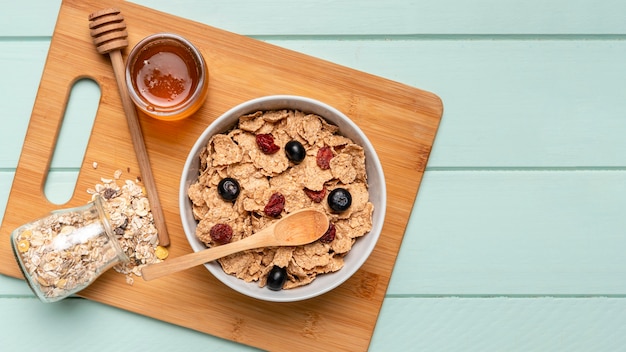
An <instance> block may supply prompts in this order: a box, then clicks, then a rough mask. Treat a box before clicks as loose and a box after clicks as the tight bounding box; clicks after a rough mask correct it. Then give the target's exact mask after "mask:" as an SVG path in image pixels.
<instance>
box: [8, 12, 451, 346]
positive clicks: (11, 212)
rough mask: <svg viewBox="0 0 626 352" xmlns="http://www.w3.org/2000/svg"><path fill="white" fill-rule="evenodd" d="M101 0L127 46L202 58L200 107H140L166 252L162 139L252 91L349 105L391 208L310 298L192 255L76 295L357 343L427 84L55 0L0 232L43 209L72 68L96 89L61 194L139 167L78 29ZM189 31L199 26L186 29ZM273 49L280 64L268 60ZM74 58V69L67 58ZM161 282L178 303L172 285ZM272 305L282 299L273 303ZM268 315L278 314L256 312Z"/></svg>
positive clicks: (173, 22) (398, 232) (411, 160)
mask: <svg viewBox="0 0 626 352" xmlns="http://www.w3.org/2000/svg"><path fill="white" fill-rule="evenodd" d="M110 5H113V6H115V7H119V8H121V10H122V13H123V14H124V16H125V18H126V22H127V24H128V26H129V32H130V37H129V40H130V42H131V46H132V45H133V44H134V43H136V42H137V41H138V40H139V39H140V38H141V37H143V36H145V35H147V34H150V33H152V32H155V31H158V29H161V28H163V27H166V28H167V29H169V30H170V31H176V32H180V33H181V34H183V35H185V36H186V37H188V39H191V41H192V42H194V43H196V45H198V46H199V47H200V49H201V51H203V55H205V58H206V59H207V62H209V70H210V74H211V78H210V89H211V90H210V95H209V98H208V99H207V103H206V104H205V106H204V107H203V108H202V109H201V111H200V112H199V113H198V116H200V117H194V118H191V119H190V120H189V121H187V122H183V123H175V124H168V125H164V124H163V123H161V122H158V121H156V120H151V119H148V118H146V117H145V116H142V128H144V134H145V136H146V143H147V147H148V151H149V153H150V156H151V161H152V163H153V169H154V170H155V179H156V180H157V187H159V192H160V195H161V198H162V202H163V203H164V204H163V207H164V211H165V217H166V219H167V220H168V228H170V232H171V233H176V231H179V232H178V234H177V235H176V236H175V237H173V238H172V246H171V248H170V250H171V255H172V256H177V255H182V254H184V253H187V252H189V251H190V247H189V246H188V244H187V243H185V240H184V236H182V237H181V236H180V233H182V230H181V226H180V220H179V219H178V207H177V186H178V185H177V180H178V176H179V172H178V170H179V169H180V166H181V165H182V162H181V161H180V160H178V159H176V158H172V156H171V154H175V153H172V151H177V152H178V154H179V155H184V156H186V151H188V150H189V148H190V146H191V144H192V143H193V142H194V141H195V138H196V137H197V136H198V134H199V132H201V130H203V128H204V126H205V125H206V124H208V123H209V122H210V121H212V120H213V119H214V118H215V117H217V116H218V115H219V114H220V113H221V112H223V111H225V110H226V109H228V108H230V107H232V106H233V105H236V104H237V103H239V102H242V101H244V100H247V99H249V98H252V97H256V96H259V95H269V94H279V93H290V94H298V95H306V96H310V97H312V98H317V99H319V100H322V101H325V102H327V103H329V104H330V105H333V106H335V107H336V108H338V109H339V110H342V111H344V112H346V113H347V114H348V115H349V116H351V117H352V118H353V119H354V120H355V122H357V124H359V126H360V127H361V128H362V129H363V130H364V131H365V132H366V134H367V135H368V137H370V139H371V141H372V143H373V144H374V145H375V146H376V148H377V150H378V151H379V156H380V157H381V161H382V162H383V168H384V169H385V173H386V176H387V187H388V203H389V207H388V210H387V219H386V221H385V226H384V229H383V234H382V235H381V240H380V241H379V243H378V245H377V247H376V249H375V250H374V252H373V253H372V256H371V257H370V258H369V259H368V261H367V262H366V263H365V265H364V266H363V267H362V269H361V270H360V271H359V272H357V274H356V275H355V276H354V277H353V278H351V279H350V280H348V281H347V282H346V283H345V284H343V285H342V286H340V287H339V288H337V289H335V290H334V291H332V292H330V293H328V294H325V295H323V296H321V297H318V298H315V299H311V300H308V301H304V302H295V303H289V304H279V305H276V304H271V303H268V302H260V301H256V300H254V299H250V298H247V297H244V296H242V295H239V294H237V293H233V292H232V291H229V289H227V288H225V287H224V286H223V285H221V284H220V283H219V282H217V280H216V279H214V278H212V277H211V276H210V275H209V274H207V273H206V269H204V268H202V267H199V268H194V269H192V270H190V271H189V272H185V273H181V275H177V276H174V277H171V278H166V279H163V280H161V281H158V282H153V283H149V284H148V283H145V282H142V281H140V280H136V283H135V285H134V286H129V285H126V283H125V282H123V281H124V280H123V279H120V277H119V275H116V273H107V274H105V275H103V276H102V277H101V278H100V279H99V280H98V282H96V283H95V284H94V285H92V286H91V287H89V288H88V289H86V290H85V291H83V292H81V296H84V297H86V298H89V299H92V300H95V301H99V302H102V303H106V304H109V305H112V306H116V307H119V308H122V309H126V310H129V311H133V312H137V313H139V314H143V315H147V316H151V317H154V318H157V319H161V320H164V321H167V322H170V323H174V324H177V325H181V326H186V327H189V328H192V329H195V330H199V331H203V332H205V333H210V334H213V335H216V336H220V337H222V338H226V339H230V340H233V341H237V342H241V343H244V344H249V345H252V346H256V347H260V348H265V349H275V350H280V349H288V348H300V349H317V348H320V347H319V346H316V345H314V344H312V342H318V343H319V342H321V341H323V342H324V343H325V345H323V346H324V348H329V347H330V348H334V349H343V350H359V349H366V348H367V346H368V345H369V341H370V338H371V334H372V332H373V329H374V326H375V323H376V319H377V316H378V313H379V310H380V307H381V305H382V300H383V298H384V294H385V291H386V288H387V285H388V283H389V278H390V275H391V270H392V268H393V265H394V263H395V259H396V257H397V253H398V250H399V247H400V244H401V241H402V237H403V235H404V230H405V228H406V224H407V221H408V216H409V215H410V212H411V208H412V206H413V202H414V199H415V197H416V195H417V190H418V187H419V183H420V182H421V177H422V175H423V171H424V168H425V166H426V162H427V159H428V156H429V153H430V149H431V148H432V143H433V141H434V137H435V134H436V131H437V128H438V126H439V122H440V118H441V115H442V112H443V106H442V104H441V101H440V99H439V98H438V97H437V96H435V95H434V94H432V93H428V92H424V91H422V90H419V89H417V88H413V87H408V86H404V85H401V84H398V83H396V82H392V81H389V80H385V79H381V78H379V77H376V76H373V75H370V74H366V73H363V72H358V71H355V70H352V69H348V68H345V67H341V66H338V65H335V64H332V63H330V62H326V61H323V60H320V59H316V58H312V57H309V56H306V55H303V54H299V53H295V52H292V51H289V50H286V49H282V48H278V47H274V46H272V45H269V44H266V43H262V42H258V41H256V40H252V39H250V38H247V37H243V36H239V35H236V34H232V33H228V32H224V31H221V30H218V29H215V28H211V27H209V26H206V25H202V24H198V23H195V22H191V21H188V20H183V19H180V18H176V17H174V16H170V15H166V14H162V13H159V12H156V11H154V10H151V9H146V8H143V7H141V6H139V5H134V4H131V3H122V2H116V1H110V2H109V3H108V4H107V5H103V4H100V3H99V2H97V1H95V0H92V1H78V0H66V1H63V3H62V6H61V11H60V13H59V19H58V21H57V26H56V27H55V32H54V36H53V39H52V42H51V47H50V51H49V54H48V60H47V61H46V66H45V68H44V75H43V76H42V83H41V85H40V88H39V91H38V94H37V100H36V102H35V107H34V108H33V115H32V117H31V123H30V124H29V127H28V132H27V136H26V139H25V143H24V149H23V151H22V156H21V157H20V162H19V164H18V168H17V170H16V175H15V179H14V183H13V187H12V189H11V193H10V195H9V201H8V203H7V210H6V214H5V218H4V220H3V224H2V228H1V234H2V236H3V237H5V238H8V235H9V232H10V229H11V228H14V227H15V226H16V225H19V224H21V223H24V222H26V221H30V220H32V218H33V217H34V216H39V215H41V214H40V212H41V211H44V210H51V209H52V208H53V207H54V206H53V205H51V204H49V203H48V202H47V201H46V200H45V197H42V194H43V190H42V185H43V184H44V181H45V180H44V179H45V172H44V171H45V169H46V168H47V165H48V163H49V158H50V157H51V154H52V151H53V149H54V140H55V137H56V135H55V134H54V133H52V134H51V133H50V131H55V130H56V131H58V129H59V121H60V117H62V114H63V109H64V105H63V104H62V102H63V101H65V100H64V99H66V98H67V93H66V92H65V91H62V90H61V91H60V92H59V87H63V86H68V81H71V80H72V79H76V77H81V76H85V75H86V76H88V77H91V78H93V79H94V80H96V81H97V82H98V83H99V84H100V86H101V91H102V97H101V105H100V108H99V110H98V113H97V117H96V121H95V123H94V127H93V134H92V137H91V139H90V141H89V145H88V148H87V152H86V157H85V160H84V162H83V166H82V168H81V171H80V175H79V179H78V183H77V188H76V192H75V197H74V198H73V199H72V201H71V202H70V203H71V204H68V205H76V204H82V203H84V201H86V199H87V194H86V193H85V192H83V191H82V190H84V189H87V188H88V187H93V183H94V182H97V181H98V180H99V178H100V177H103V176H110V175H112V173H113V171H114V170H115V169H127V170H132V171H130V172H127V173H126V174H125V177H131V176H132V175H134V174H136V172H137V171H136V170H137V169H138V167H137V164H136V160H135V159H134V155H132V146H131V145H130V144H129V142H130V137H129V134H128V133H127V131H125V130H124V129H127V128H126V125H125V119H124V118H123V115H121V114H122V112H121V103H120V102H119V96H118V95H117V88H116V86H115V81H114V78H113V74H112V70H111V68H110V63H109V62H108V58H106V57H102V56H100V55H99V54H97V53H96V52H95V48H94V47H93V44H91V40H90V38H89V34H88V30H87V28H88V27H87V15H88V14H89V13H91V12H93V11H96V10H99V9H101V8H103V7H108V6H110ZM164 23H165V24H167V26H164ZM81 28H84V29H82V30H81ZM200 30H202V31H203V33H205V34H207V35H206V36H200V35H198V34H197V32H198V31H200ZM208 34H210V36H209V35H208ZM264 51H267V52H264ZM276 57H278V58H282V59H283V61H284V62H287V63H289V64H288V65H284V66H281V67H278V66H276V65H275V64H274V63H273V60H274V59H275V58H276ZM292 60H293V61H292ZM85 67H86V68H87V70H86V71H80V70H79V69H84V68H85ZM240 73H241V74H240ZM250 83H254V85H253V86H252V87H251V86H250ZM275 83H280V85H279V86H280V89H277V88H276V87H274V84H275ZM312 83H313V84H312ZM242 87H243V88H242ZM54 97H56V99H54ZM381 116H382V117H389V116H392V117H393V118H394V120H393V122H394V124H388V123H381V122H380V121H379V120H378V119H380V118H381ZM392 125H396V126H392ZM172 127H173V128H172ZM164 132H167V133H164ZM157 137H158V138H157ZM179 139H180V140H182V142H179ZM112 141H115V143H112ZM112 145H113V147H111V146H112ZM42 151H45V153H42ZM105 151H106V152H105ZM129 151H131V152H130V153H129ZM398 152H403V153H398ZM46 153H47V154H46ZM399 156H400V157H399ZM183 159H184V157H183ZM92 161H98V162H99V163H100V165H101V167H99V168H98V170H95V169H93V168H92V167H91V162H92ZM183 161H184V160H183ZM107 173H108V174H107ZM38 191H39V192H38ZM163 199H164V200H163ZM33 205H38V207H34V206H33ZM35 209H38V210H35ZM35 211H37V213H35ZM9 252H10V248H8V241H3V242H2V243H0V253H2V254H3V255H2V256H1V257H0V258H1V259H0V264H2V266H1V268H2V269H1V272H2V273H4V274H8V275H11V276H16V277H19V276H21V275H20V274H19V271H17V267H16V265H15V263H14V261H13V260H12V254H10V253H9ZM7 257H8V258H9V259H7ZM173 290H177V291H178V292H177V294H180V295H182V296H184V298H185V299H186V300H187V301H188V302H182V301H180V300H178V299H177V298H176V297H172V291H173ZM207 291H208V292H207ZM215 297H219V299H220V300H221V301H220V303H219V304H216V303H213V302H207V299H211V298H215ZM224 307H227V308H228V309H224ZM284 308H289V309H288V311H287V312H285V311H283V310H284ZM337 312H339V313H343V314H336V313H337ZM268 315H276V316H277V317H279V318H280V319H279V320H277V321H273V322H271V323H270V324H268V322H267V316H268ZM208 317H212V319H208ZM215 320H218V321H219V323H216V322H215ZM266 325H269V327H268V326H266ZM276 330H278V331H282V332H285V333H289V340H290V341H292V343H293V344H292V345H290V346H285V345H284V344H283V342H284V340H281V339H276V338H272V337H271V336H272V332H274V331H276ZM270 340H274V341H270ZM276 340H277V341H276Z"/></svg>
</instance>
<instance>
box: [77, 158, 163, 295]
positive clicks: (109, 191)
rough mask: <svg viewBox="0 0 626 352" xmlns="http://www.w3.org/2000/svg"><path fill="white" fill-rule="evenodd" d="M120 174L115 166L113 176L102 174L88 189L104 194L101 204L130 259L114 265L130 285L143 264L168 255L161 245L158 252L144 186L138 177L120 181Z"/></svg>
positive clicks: (92, 193)
mask: <svg viewBox="0 0 626 352" xmlns="http://www.w3.org/2000/svg"><path fill="white" fill-rule="evenodd" d="M122 175H123V172H122V171H121V170H116V171H115V173H114V174H113V178H112V179H110V178H101V180H100V181H101V183H98V184H96V185H95V186H94V188H93V189H88V190H87V192H88V193H89V194H91V195H92V198H93V197H96V196H97V195H100V196H102V197H103V198H104V202H103V206H104V208H105V210H106V211H107V212H108V214H109V218H110V222H111V227H112V228H113V233H114V234H115V235H116V237H117V239H118V241H119V243H120V246H121V247H122V249H123V251H124V253H126V255H127V256H128V258H129V259H130V260H129V261H128V262H127V263H121V264H118V265H116V266H115V267H113V269H114V270H115V271H117V272H118V273H121V274H124V275H126V282H127V283H128V284H130V285H132V284H133V282H134V278H133V277H134V276H141V269H142V268H143V267H144V266H146V265H149V264H155V263H159V262H161V261H162V260H163V259H165V258H166V257H167V249H166V248H164V247H160V248H162V249H159V251H158V253H157V249H158V248H159V246H158V245H159V240H158V234H157V229H156V227H155V225H154V218H153V217H152V213H151V212H150V202H149V201H148V197H147V195H146V192H145V189H144V187H143V186H142V185H141V184H140V183H139V182H140V179H139V178H137V179H136V180H135V181H132V180H125V181H121V178H122ZM118 181H119V182H120V183H121V186H120V185H119V184H118ZM122 182H123V183H122ZM164 250H165V251H164Z"/></svg>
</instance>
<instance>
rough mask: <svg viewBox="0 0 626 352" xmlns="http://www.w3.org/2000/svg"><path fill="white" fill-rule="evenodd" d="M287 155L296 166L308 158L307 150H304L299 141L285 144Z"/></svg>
mask: <svg viewBox="0 0 626 352" xmlns="http://www.w3.org/2000/svg"><path fill="white" fill-rule="evenodd" d="M285 154H286V155H287V158H288V159H289V160H291V161H293V162H294V163H296V164H300V162H302V160H304V157H305V156H306V150H304V147H303V146H302V143H300V142H298V141H289V142H287V144H285Z"/></svg>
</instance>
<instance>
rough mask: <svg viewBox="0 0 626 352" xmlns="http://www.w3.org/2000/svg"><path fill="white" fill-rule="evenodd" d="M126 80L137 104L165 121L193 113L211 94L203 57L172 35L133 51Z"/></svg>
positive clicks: (161, 35)
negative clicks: (208, 92) (208, 94)
mask: <svg viewBox="0 0 626 352" xmlns="http://www.w3.org/2000/svg"><path fill="white" fill-rule="evenodd" d="M126 81H127V85H128V89H129V93H130V96H131V98H132V100H133V102H134V103H135V105H136V106H137V107H138V108H139V109H140V110H142V111H143V112H145V113H146V114H148V115H150V116H153V117H155V118H158V119H162V120H179V119H183V118H185V117H188V116H189V115H191V114H193V113H194V112H196V111H197V110H198V108H200V106H201V105H202V103H203V102H204V100H205V98H206V95H207V91H208V71H207V69H206V63H205V61H204V58H203V57H202V55H201V54H200V52H199V51H198V50H197V49H196V48H195V47H194V46H193V45H192V44H191V43H190V42H189V41H187V40H186V39H184V38H182V37H180V36H178V35H175V34H171V33H159V34H155V35H152V36H149V37H147V38H145V39H143V40H142V41H140V42H139V43H138V44H137V45H136V46H135V47H134V48H133V50H132V51H131V53H130V54H129V57H128V62H127V65H126Z"/></svg>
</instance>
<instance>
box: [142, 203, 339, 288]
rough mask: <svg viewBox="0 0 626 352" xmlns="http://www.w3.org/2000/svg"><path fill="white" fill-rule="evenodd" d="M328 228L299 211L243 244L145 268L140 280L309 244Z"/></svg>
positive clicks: (312, 213)
mask: <svg viewBox="0 0 626 352" xmlns="http://www.w3.org/2000/svg"><path fill="white" fill-rule="evenodd" d="M328 226H329V222H328V217H326V214H324V213H323V212H321V211H319V210H315V209H302V210H299V211H295V212H293V213H291V214H289V215H287V216H285V217H283V218H282V219H280V220H278V221H276V222H274V223H273V224H271V225H270V226H268V227H266V228H264V229H263V230H261V231H259V232H257V233H255V234H253V235H252V236H249V237H246V238H244V239H242V240H239V241H235V242H231V243H228V244H224V245H221V246H216V247H212V248H208V249H205V250H202V251H199V252H195V253H191V254H186V255H183V256H180V257H177V258H172V259H170V260H167V261H165V262H162V263H159V264H152V265H148V266H146V267H145V268H143V270H142V271H141V273H142V277H143V279H144V280H146V281H149V280H152V279H156V278H159V277H161V276H165V275H169V274H172V273H175V272H178V271H182V270H185V269H189V268H191V267H194V266H197V265H200V264H204V263H207V262H210V261H213V260H216V259H219V258H222V257H225V256H227V255H229V254H233V253H237V252H241V251H244V250H246V249H253V248H261V247H275V246H299V245H303V244H307V243H311V242H313V241H315V240H317V239H318V238H320V237H322V235H323V234H324V233H326V231H327V230H328Z"/></svg>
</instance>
